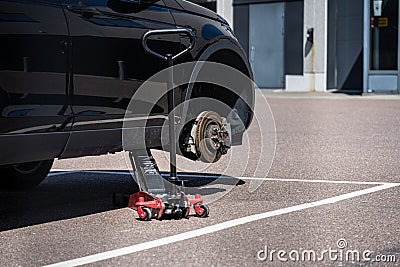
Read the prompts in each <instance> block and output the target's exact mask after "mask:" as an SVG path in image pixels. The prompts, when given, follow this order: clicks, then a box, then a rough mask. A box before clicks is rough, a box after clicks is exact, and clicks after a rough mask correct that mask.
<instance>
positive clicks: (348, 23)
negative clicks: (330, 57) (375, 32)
mask: <svg viewBox="0 0 400 267" xmlns="http://www.w3.org/2000/svg"><path fill="white" fill-rule="evenodd" d="M336 46H337V47H336V57H337V88H338V89H359V90H362V84H363V58H362V53H363V0H352V1H348V0H337V36H336Z"/></svg>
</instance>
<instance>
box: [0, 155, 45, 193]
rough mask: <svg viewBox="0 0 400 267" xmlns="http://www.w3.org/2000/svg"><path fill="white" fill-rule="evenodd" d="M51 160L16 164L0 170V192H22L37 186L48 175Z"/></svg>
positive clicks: (2, 167)
mask: <svg viewBox="0 0 400 267" xmlns="http://www.w3.org/2000/svg"><path fill="white" fill-rule="evenodd" d="M52 165H53V160H44V161H35V162H26V163H18V164H14V165H10V166H1V168H0V190H1V191H22V190H29V189H32V188H34V187H36V186H37V185H39V184H40V183H41V182H42V181H43V180H44V179H45V178H46V176H47V174H48V173H49V171H50V169H51V166H52Z"/></svg>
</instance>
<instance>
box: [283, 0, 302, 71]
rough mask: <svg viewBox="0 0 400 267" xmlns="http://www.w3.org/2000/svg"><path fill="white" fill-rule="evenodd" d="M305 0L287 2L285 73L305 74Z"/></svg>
mask: <svg viewBox="0 0 400 267" xmlns="http://www.w3.org/2000/svg"><path fill="white" fill-rule="evenodd" d="M303 24H304V1H295V2H286V3H285V37H284V38H285V45H284V46H285V54H284V55H285V74H287V75H303V61H304V60H303V59H304V58H303V44H304V35H303Z"/></svg>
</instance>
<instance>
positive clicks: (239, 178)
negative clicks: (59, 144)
mask: <svg viewBox="0 0 400 267" xmlns="http://www.w3.org/2000/svg"><path fill="white" fill-rule="evenodd" d="M52 171H60V172H62V173H59V174H64V173H68V171H67V170H52ZM70 172H71V173H76V172H83V173H99V174H118V175H130V172H129V171H91V170H81V171H76V170H71V171H70ZM50 174H52V173H50ZM57 174H58V173H54V174H53V175H57ZM161 175H162V176H167V175H168V174H167V173H162V174H161ZM178 176H180V177H193V178H201V179H238V180H258V181H277V182H299V183H326V184H358V185H382V184H392V185H400V184H398V183H389V182H362V181H338V180H310V179H290V178H262V177H231V176H224V175H222V176H219V175H212V174H205V175H200V174H187V173H178Z"/></svg>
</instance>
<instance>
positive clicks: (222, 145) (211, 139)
mask: <svg viewBox="0 0 400 267" xmlns="http://www.w3.org/2000/svg"><path fill="white" fill-rule="evenodd" d="M190 135H191V137H192V140H193V142H192V143H191V146H192V149H191V150H192V152H194V153H195V154H196V156H197V158H198V159H200V160H201V161H202V162H205V163H214V162H217V161H218V160H219V159H220V158H221V156H222V155H225V154H226V153H227V152H228V150H229V148H230V147H231V137H230V135H231V129H230V125H229V124H228V123H227V121H226V119H225V118H221V117H220V116H219V115H218V114H217V113H216V112H213V111H203V112H202V113H200V114H199V115H198V116H197V118H196V120H195V122H194V124H193V127H192V130H191V134H190Z"/></svg>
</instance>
